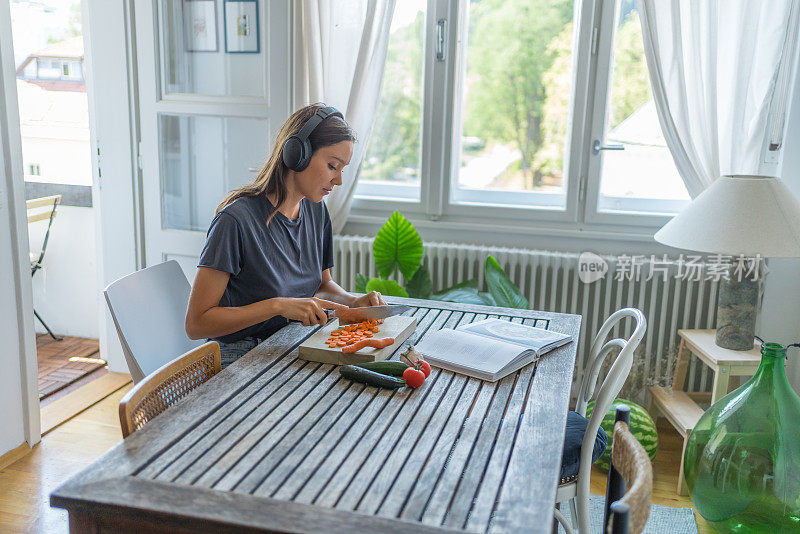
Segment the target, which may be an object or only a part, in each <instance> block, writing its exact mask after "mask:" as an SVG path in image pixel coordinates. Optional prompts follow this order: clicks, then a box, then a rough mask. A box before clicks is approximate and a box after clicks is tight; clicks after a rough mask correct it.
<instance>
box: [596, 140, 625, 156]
mask: <svg viewBox="0 0 800 534" xmlns="http://www.w3.org/2000/svg"><path fill="white" fill-rule="evenodd" d="M601 150H625V145H601V144H600V140H599V139H595V140H594V143H592V154H594V155H595V156H596V155H598V154H599V153H600V151H601Z"/></svg>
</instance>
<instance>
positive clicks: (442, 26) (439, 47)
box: [436, 19, 447, 61]
mask: <svg viewBox="0 0 800 534" xmlns="http://www.w3.org/2000/svg"><path fill="white" fill-rule="evenodd" d="M446 41H447V20H445V19H439V20H438V21H437V22H436V61H444V59H445V43H446Z"/></svg>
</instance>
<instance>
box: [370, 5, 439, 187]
mask: <svg viewBox="0 0 800 534" xmlns="http://www.w3.org/2000/svg"><path fill="white" fill-rule="evenodd" d="M425 10H426V0H403V1H401V2H397V3H396V4H395V9H394V16H393V18H392V26H391V28H390V30H389V32H390V34H391V37H390V39H389V48H388V50H387V57H386V67H385V72H384V80H383V91H382V92H381V100H380V103H379V104H378V113H377V116H376V118H375V125H374V126H373V128H372V136H371V140H370V142H369V145H368V146H367V152H366V154H365V156H364V164H363V166H362V168H361V175H360V178H359V184H358V189H357V192H356V193H357V194H360V195H370V196H373V197H377V198H381V197H383V198H387V199H398V198H400V199H407V200H411V199H413V200H419V198H420V173H421V157H420V153H421V148H422V137H421V131H422V130H421V129H422V99H423V93H422V78H423V56H422V51H423V48H424V44H425V43H424V42H423V35H424V31H423V30H424V25H425Z"/></svg>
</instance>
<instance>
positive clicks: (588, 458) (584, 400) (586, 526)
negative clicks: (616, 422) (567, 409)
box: [554, 308, 647, 534]
mask: <svg viewBox="0 0 800 534" xmlns="http://www.w3.org/2000/svg"><path fill="white" fill-rule="evenodd" d="M626 317H631V318H633V319H634V320H635V321H636V326H635V328H634V329H633V333H632V334H631V335H630V337H629V338H628V339H621V338H615V339H611V340H608V341H606V338H607V337H608V334H609V333H610V332H611V330H612V329H613V328H614V326H616V325H617V324H618V323H619V322H620V321H621V320H623V319H624V318H626ZM646 330H647V321H646V320H645V317H644V314H643V313H642V312H641V311H640V310H637V309H636V308H623V309H621V310H618V311H616V312H614V313H613V314H612V315H611V317H609V318H608V319H606V321H605V322H604V323H603V326H602V327H600V331H599V332H598V333H597V336H595V338H594V341H593V342H592V346H591V349H590V351H589V359H588V362H587V363H588V364H589V366H588V367H587V369H586V372H585V374H584V376H583V379H582V380H581V388H580V390H579V392H578V402H577V404H576V406H575V411H576V412H578V414H580V415H581V416H583V417H585V416H586V406H587V404H589V401H591V400H592V398H594V399H595V406H594V409H593V410H592V416H591V417H590V418H589V424H588V426H587V427H586V432H585V434H584V436H583V443H582V444H581V453H580V468H579V471H578V477H577V479H575V480H571V481H569V482H566V483H562V484H559V486H558V491H557V493H556V503H558V504H560V503H563V502H567V501H569V503H570V512H571V516H572V523H573V525H569V524H567V521H566V519H565V517H564V516H563V515H562V514H561V512H560V511H559V510H558V508H556V509H555V510H554V515H555V518H556V520H557V521H558V522H559V523H560V524H561V526H562V527H563V528H564V530H565V531H566V532H567V533H568V534H572V531H573V526H574V525H575V523H577V526H578V532H580V534H590V533H591V528H590V515H589V479H590V477H591V470H592V450H593V448H594V443H595V438H596V437H597V430H598V429H599V428H600V423H601V422H602V421H603V418H604V417H605V415H606V412H608V409H609V408H611V403H612V402H614V399H616V398H617V395H618V394H619V391H620V390H621V389H622V386H623V385H624V384H625V381H626V380H627V379H628V374H629V373H630V371H631V366H632V365H633V352H634V351H635V350H636V348H637V347H638V346H639V343H640V342H641V341H642V338H643V337H644V334H645V331H646ZM616 348H619V349H620V351H619V354H618V355H617V357H616V359H615V360H614V363H613V364H612V365H611V368H610V369H609V370H608V374H607V375H606V377H605V379H604V380H603V383H602V385H601V386H600V389H599V390H598V392H597V395H595V390H596V389H597V379H598V376H599V375H600V369H601V367H602V366H603V361H604V360H605V358H606V356H607V355H608V354H609V353H610V352H612V351H613V350H614V349H616Z"/></svg>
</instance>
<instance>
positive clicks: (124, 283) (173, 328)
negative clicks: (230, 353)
mask: <svg viewBox="0 0 800 534" xmlns="http://www.w3.org/2000/svg"><path fill="white" fill-rule="evenodd" d="M190 292H191V286H190V285H189V281H188V280H187V279H186V276H185V275H184V274H183V271H182V270H181V268H180V266H179V265H178V262H176V261H175V260H170V261H167V262H164V263H160V264H158V265H153V266H152V267H148V268H146V269H142V270H141V271H137V272H135V273H133V274H129V275H128V276H125V277H124V278H120V279H119V280H117V281H116V282H112V283H111V284H109V285H108V287H106V288H105V290H103V294H104V295H105V297H106V302H107V303H108V308H109V310H110V311H111V317H112V318H113V319H114V325H115V326H116V327H117V334H118V335H119V339H120V342H121V343H122V350H123V352H124V354H125V360H126V361H127V363H128V369H129V370H130V372H131V377H132V378H133V382H134V383H138V382H139V381H140V380H141V379H142V378H144V377H145V376H147V375H149V374H150V373H152V372H154V371H155V370H156V369H158V368H159V367H161V366H162V365H164V364H165V363H167V362H169V361H170V360H172V359H173V358H175V357H176V356H178V355H179V354H183V353H185V352H187V351H189V350H191V349H193V348H195V347H198V346H200V345H201V344H203V343H204V341H203V340H192V339H189V336H187V335H186V328H185V326H184V325H185V321H186V308H187V306H188V304H189V293H190Z"/></svg>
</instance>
